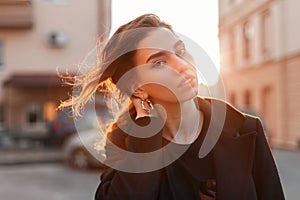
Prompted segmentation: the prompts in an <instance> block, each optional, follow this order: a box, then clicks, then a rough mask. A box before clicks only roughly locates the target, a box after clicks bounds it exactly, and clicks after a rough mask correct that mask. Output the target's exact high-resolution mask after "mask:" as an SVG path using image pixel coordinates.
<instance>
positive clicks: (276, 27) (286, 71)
mask: <svg viewBox="0 0 300 200" xmlns="http://www.w3.org/2000/svg"><path fill="white" fill-rule="evenodd" d="M219 2H220V22H219V23H220V24H219V28H220V29H219V35H220V51H221V73H222V77H223V79H224V84H225V89H226V93H227V97H228V100H229V101H232V95H234V96H235V99H234V102H235V106H237V107H240V108H242V107H245V104H246V103H245V96H246V95H245V94H246V91H249V93H250V109H252V110H254V111H255V112H257V113H258V114H260V115H261V116H262V117H263V118H264V119H265V124H266V127H267V128H268V129H269V133H270V135H269V136H270V137H269V140H270V142H271V144H272V145H273V146H275V147H284V148H289V149H295V148H298V147H299V146H298V145H299V144H298V143H299V140H300V131H299V130H300V123H299V121H300V104H299V102H300V93H299V91H300V82H299V77H300V38H299V34H300V27H299V26H298V25H297V19H300V12H298V8H299V7H300V1H295V0H284V1H283V0H268V1H267V0H265V1H264V0H254V1H250V0H245V1H243V2H240V3H236V5H235V6H234V5H233V6H231V7H229V6H228V5H225V4H226V2H227V3H228V2H229V1H223V2H222V0H220V1H219ZM221 2H222V3H221ZM222 5H223V6H224V8H222ZM266 9H268V10H269V13H270V15H269V16H270V21H269V22H270V24H269V30H268V31H269V33H268V39H269V41H270V42H271V43H270V51H269V56H268V57H266V55H264V54H263V52H262V44H263V38H262V34H261V33H262V28H263V26H262V22H263V18H262V12H263V11H264V10H266ZM245 21H248V22H249V24H250V26H251V27H252V29H253V30H252V31H251V40H250V58H249V60H248V61H246V60H245V59H244V58H243V52H244V50H245V49H244V48H245V46H244V43H243V40H242V39H243V38H242V37H243V35H242V34H243V29H242V28H243V24H244V22H245ZM230 31H233V35H234V37H233V38H232V37H230ZM231 40H233V41H234V47H235V48H234V49H235V63H234V64H231V63H230V62H229V61H230V55H231V50H232V49H230V44H232V43H231ZM237 83H238V84H237ZM266 87H268V88H269V89H266Z"/></svg>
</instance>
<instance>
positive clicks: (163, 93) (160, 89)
mask: <svg viewBox="0 0 300 200" xmlns="http://www.w3.org/2000/svg"><path fill="white" fill-rule="evenodd" d="M143 89H144V90H145V91H146V92H147V93H148V94H149V96H151V97H152V98H154V99H158V98H159V99H165V100H172V99H176V95H175V94H174V93H173V92H172V90H171V89H170V88H168V87H164V86H162V85H159V84H147V85H145V86H143Z"/></svg>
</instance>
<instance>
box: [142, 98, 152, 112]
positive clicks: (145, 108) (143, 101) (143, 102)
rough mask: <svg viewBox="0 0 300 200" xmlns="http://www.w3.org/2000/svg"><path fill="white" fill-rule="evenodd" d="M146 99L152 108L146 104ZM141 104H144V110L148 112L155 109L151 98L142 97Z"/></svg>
mask: <svg viewBox="0 0 300 200" xmlns="http://www.w3.org/2000/svg"><path fill="white" fill-rule="evenodd" d="M145 101H146V102H147V103H148V105H149V107H150V109H149V108H147V107H146V106H145ZM141 106H142V108H143V110H145V111H146V112H147V113H148V114H150V112H151V110H153V104H152V102H151V101H150V100H149V99H146V100H143V99H142V101H141Z"/></svg>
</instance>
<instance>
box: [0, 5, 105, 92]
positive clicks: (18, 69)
mask: <svg viewBox="0 0 300 200" xmlns="http://www.w3.org/2000/svg"><path fill="white" fill-rule="evenodd" d="M63 2H67V3H65V4H64V3H63V4H55V3H49V1H45V0H33V1H32V3H33V12H34V13H33V17H34V20H33V27H32V28H31V29H1V30H0V40H1V41H2V42H3V43H4V48H5V49H4V51H5V57H4V59H5V65H4V71H0V82H2V81H3V80H4V79H6V78H7V77H8V76H9V75H10V74H12V73H56V71H55V70H56V67H59V69H60V70H61V71H65V69H66V68H68V69H69V71H71V72H72V71H74V72H76V71H77V68H76V67H75V65H77V64H78V63H79V62H80V61H81V60H82V59H83V58H84V56H85V55H86V54H87V53H88V52H89V51H90V50H91V49H92V48H93V47H94V46H95V43H96V39H97V36H98V35H97V34H98V31H99V30H98V23H100V22H99V17H98V13H97V9H98V7H99V5H98V3H99V2H98V0H89V1H82V0H73V1H63ZM51 31H61V32H63V33H64V34H65V35H66V37H67V44H66V46H65V47H63V48H57V47H52V46H50V45H49V43H48V42H47V37H48V33H49V32H51ZM0 96H3V92H2V91H1V89H0Z"/></svg>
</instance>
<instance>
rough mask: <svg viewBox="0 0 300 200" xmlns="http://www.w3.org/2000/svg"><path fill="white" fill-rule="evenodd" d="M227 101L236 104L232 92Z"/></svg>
mask: <svg viewBox="0 0 300 200" xmlns="http://www.w3.org/2000/svg"><path fill="white" fill-rule="evenodd" d="M229 101H230V103H231V105H233V106H235V104H236V102H235V101H236V100H235V94H234V93H231V94H230V97H229Z"/></svg>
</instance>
